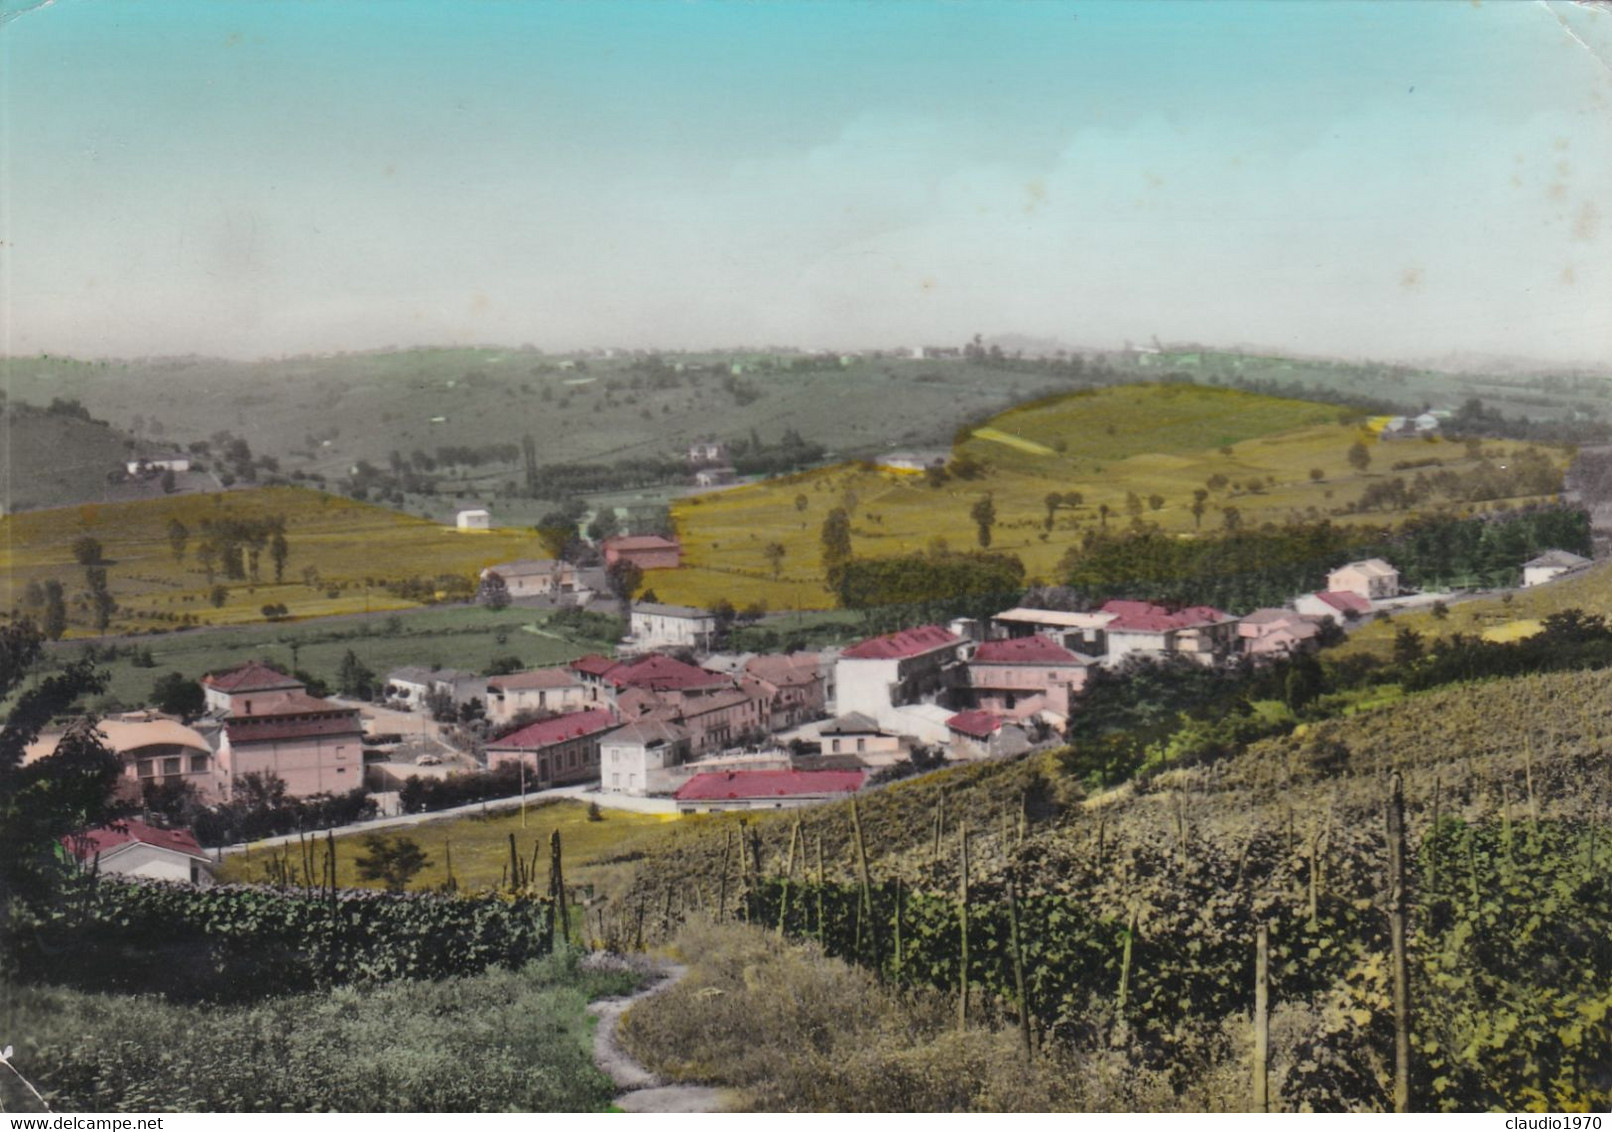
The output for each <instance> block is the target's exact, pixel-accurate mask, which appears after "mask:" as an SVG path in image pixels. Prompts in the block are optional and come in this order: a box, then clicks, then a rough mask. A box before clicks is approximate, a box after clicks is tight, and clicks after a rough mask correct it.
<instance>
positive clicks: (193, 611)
mask: <svg viewBox="0 0 1612 1132" xmlns="http://www.w3.org/2000/svg"><path fill="white" fill-rule="evenodd" d="M269 515H284V516H285V517H286V542H287V544H288V549H289V552H290V553H289V556H288V558H287V560H286V564H285V573H284V581H283V582H282V583H281V584H278V585H277V584H275V583H274V566H273V562H272V561H271V560H270V558H269V555H268V553H267V552H266V551H265V552H264V553H263V555H262V557H261V560H260V563H259V576H260V578H261V579H262V580H261V581H259V582H257V583H256V584H249V583H248V582H243V581H228V580H227V579H225V578H224V576H223V573H222V571H219V573H218V575H217V579H216V581H217V582H218V583H221V584H224V585H225V586H227V588H228V594H227V596H226V599H225V601H224V604H223V605H222V607H218V608H215V607H214V606H213V604H212V602H211V601H210V592H209V591H210V590H211V586H210V585H209V584H208V581H207V576H206V573H205V572H204V571H203V570H202V567H201V565H200V564H199V563H198V562H197V561H196V547H197V545H198V543H199V542H200V541H201V539H202V522H203V520H213V521H218V520H222V519H227V518H235V519H248V518H262V517H264V516H269ZM174 519H177V520H178V521H179V522H181V523H183V524H184V525H185V527H186V528H188V529H189V531H190V540H189V545H188V547H187V549H186V552H185V557H184V560H183V561H180V560H178V559H176V558H175V556H174V553H173V548H172V546H171V544H170V543H169V540H168V524H169V522H170V521H171V520H174ZM85 535H88V536H90V537H93V538H95V539H97V540H99V541H100V543H101V545H102V554H103V557H104V558H105V559H106V572H107V581H108V585H109V587H110V589H111V592H112V596H113V597H114V598H115V599H116V600H117V603H118V606H119V609H118V612H117V613H116V614H115V615H114V617H113V622H112V626H111V629H112V631H113V632H128V631H131V630H137V629H142V628H163V627H171V626H172V624H173V622H171V621H169V620H168V617H169V615H172V616H174V617H182V616H183V615H185V614H190V615H192V616H193V617H195V618H196V619H197V620H198V621H199V622H200V623H201V624H204V625H234V624H242V623H246V622H254V621H256V622H260V621H262V620H263V619H264V618H263V613H262V607H263V606H264V605H271V604H276V605H277V604H284V605H285V606H286V607H287V609H288V610H289V611H290V615H291V616H292V617H297V618H302V617H321V616H327V615H330V614H338V613H361V612H364V611H365V610H370V611H383V610H387V609H403V608H410V607H412V606H414V605H416V604H417V603H416V602H412V601H405V600H402V599H400V598H396V597H392V596H390V595H389V594H387V593H386V592H385V589H384V587H385V584H386V583H387V582H388V581H393V580H402V579H407V578H410V577H415V576H419V577H425V578H432V577H436V576H437V575H439V574H459V575H464V576H466V577H473V576H474V575H475V574H476V573H477V572H478V571H479V570H480V569H481V568H482V567H484V566H489V565H491V564H493V563H495V562H502V561H508V560H510V559H512V558H522V557H542V556H543V550H542V548H541V544H539V543H538V542H537V540H536V539H535V537H534V536H533V535H532V534H530V533H529V532H521V531H508V530H506V531H494V532H491V533H486V534H482V533H478V534H476V535H474V536H469V535H466V534H463V533H461V532H458V531H456V530H454V529H452V528H450V527H442V526H439V525H438V524H436V523H433V522H429V521H427V520H424V519H416V518H411V517H410V516H407V515H403V514H400V513H398V512H396V511H389V510H387V509H386V508H384V507H375V506H371V505H369V504H366V503H357V502H354V501H353V500H350V499H344V498H342V497H341V496H336V495H327V494H324V493H322V492H317V491H309V490H306V489H304V488H295V487H268V488H257V489H253V490H246V491H230V492H221V493H218V494H214V495H176V496H170V497H167V498H163V499H150V500H142V501H139V502H134V503H116V504H104V505H103V504H96V505H85V506H82V507H71V508H60V509H57V510H51V511H30V512H26V513H23V514H19V515H8V516H6V517H5V518H4V519H0V608H6V609H9V608H14V607H17V606H20V605H21V604H22V603H23V597H24V592H25V589H26V587H27V585H28V583H29V582H30V581H40V582H43V581H45V580H46V579H48V578H55V579H57V580H58V581H60V582H61V583H62V587H63V589H64V590H65V592H66V597H67V602H68V613H69V634H70V635H74V636H83V635H86V634H89V633H91V632H93V627H92V625H91V622H90V617H89V613H88V611H87V610H86V609H82V608H79V607H78V604H77V601H76V600H75V599H76V598H77V597H78V596H79V595H82V594H83V593H84V591H85V582H84V570H83V568H82V567H81V566H79V565H78V563H77V562H76V561H75V560H74V558H73V549H72V548H73V542H74V541H75V540H76V539H79V538H81V537H83V536H85ZM309 567H311V568H312V569H313V570H314V571H316V572H317V577H313V576H310V577H309V578H308V580H307V581H305V580H304V570H305V569H307V568H309Z"/></svg>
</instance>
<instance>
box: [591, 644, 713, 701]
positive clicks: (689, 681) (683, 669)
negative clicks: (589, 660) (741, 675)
mask: <svg viewBox="0 0 1612 1132" xmlns="http://www.w3.org/2000/svg"><path fill="white" fill-rule="evenodd" d="M603 675H604V678H605V679H606V680H607V681H609V682H610V683H612V684H614V685H615V686H616V687H618V688H647V689H648V690H650V691H652V692H665V691H672V690H675V689H678V688H710V687H713V686H716V685H721V684H731V683H733V679H732V677H729V676H723V675H722V674H721V673H719V672H710V671H707V670H706V669H704V668H700V667H699V666H698V665H693V664H686V663H684V662H683V661H681V660H678V659H677V658H676V657H670V656H663V655H662V654H660V653H658V652H656V653H650V654H649V655H648V656H646V657H643V658H642V659H640V660H635V661H632V662H630V663H627V664H620V665H617V666H616V667H615V668H612V669H610V670H609V671H608V672H605V673H604V674H603Z"/></svg>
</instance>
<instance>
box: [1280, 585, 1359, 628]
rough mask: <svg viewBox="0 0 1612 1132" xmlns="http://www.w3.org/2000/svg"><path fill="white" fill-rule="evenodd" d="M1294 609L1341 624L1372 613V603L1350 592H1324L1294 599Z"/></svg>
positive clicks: (1303, 595) (1306, 614)
mask: <svg viewBox="0 0 1612 1132" xmlns="http://www.w3.org/2000/svg"><path fill="white" fill-rule="evenodd" d="M1293 608H1294V609H1296V610H1298V611H1299V612H1300V613H1302V614H1304V615H1305V616H1306V617H1330V618H1332V620H1334V621H1337V622H1340V623H1341V622H1343V621H1345V620H1349V619H1352V618H1355V617H1363V616H1365V615H1366V614H1368V613H1370V612H1371V602H1369V601H1367V600H1366V599H1365V598H1363V597H1361V596H1360V595H1359V594H1357V593H1354V592H1352V591H1350V590H1323V591H1321V592H1320V593H1313V594H1300V595H1299V596H1298V597H1296V598H1294V599H1293Z"/></svg>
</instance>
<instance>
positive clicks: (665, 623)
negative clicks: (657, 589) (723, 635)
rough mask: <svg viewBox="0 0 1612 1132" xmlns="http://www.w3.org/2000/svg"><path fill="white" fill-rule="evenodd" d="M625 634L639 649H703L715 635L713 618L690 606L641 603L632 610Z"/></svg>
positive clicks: (713, 615) (704, 611) (708, 613)
mask: <svg viewBox="0 0 1612 1132" xmlns="http://www.w3.org/2000/svg"><path fill="white" fill-rule="evenodd" d="M628 631H629V633H630V635H631V636H632V639H633V643H634V644H635V645H637V646H638V647H639V648H644V649H662V648H689V649H705V648H709V647H710V645H711V640H712V638H713V637H714V636H715V635H716V615H715V614H714V613H711V612H709V611H708V610H704V609H695V608H694V607H693V606H689V605H661V604H658V603H656V602H649V601H641V602H639V603H638V604H637V605H634V606H633V609H632V618H631V628H630V629H629V630H628Z"/></svg>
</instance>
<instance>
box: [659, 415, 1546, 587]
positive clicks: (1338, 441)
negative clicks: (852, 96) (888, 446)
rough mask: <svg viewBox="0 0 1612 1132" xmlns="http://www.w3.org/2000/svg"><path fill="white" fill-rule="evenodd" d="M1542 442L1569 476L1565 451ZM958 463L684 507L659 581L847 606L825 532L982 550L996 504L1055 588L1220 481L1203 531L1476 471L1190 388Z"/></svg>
mask: <svg viewBox="0 0 1612 1132" xmlns="http://www.w3.org/2000/svg"><path fill="white" fill-rule="evenodd" d="M1356 441H1363V442H1364V443H1365V444H1366V446H1367V449H1368V451H1369V455H1370V457H1371V461H1370V464H1369V465H1368V466H1367V467H1366V468H1365V469H1363V470H1362V469H1358V468H1356V467H1354V466H1353V465H1351V464H1350V462H1349V459H1348V455H1349V450H1350V448H1351V447H1352V446H1353V445H1354V444H1355V443H1356ZM1518 447H1521V445H1518ZM1538 447H1541V448H1542V449H1544V450H1546V451H1548V452H1550V453H1551V455H1552V457H1553V458H1554V459H1556V460H1557V461H1558V462H1559V463H1560V464H1561V465H1562V466H1564V467H1565V466H1566V463H1567V460H1568V454H1567V452H1566V450H1565V449H1559V448H1555V449H1552V448H1547V447H1546V446H1538ZM954 454H955V455H956V456H958V457H968V458H971V459H973V460H975V461H978V462H979V463H981V464H983V465H985V467H986V471H985V474H984V475H983V476H982V477H981V478H978V479H973V480H961V479H955V478H954V479H951V480H948V481H947V482H946V483H944V484H943V485H941V486H939V487H935V486H931V484H930V483H929V482H928V480H927V479H926V478H925V477H924V476H921V475H913V474H908V473H899V472H889V471H883V470H878V469H875V468H872V467H869V466H866V465H861V464H842V465H838V466H835V467H830V468H824V469H820V470H816V471H812V472H806V473H802V474H800V475H795V476H788V477H783V478H780V479H776V480H770V481H767V482H764V483H759V484H754V485H748V486H744V487H739V488H732V489H728V490H723V491H719V492H713V493H709V494H706V495H701V496H695V497H691V498H687V499H684V500H682V501H680V502H678V503H677V504H676V505H675V506H674V508H673V517H674V519H675V521H676V523H677V528H678V532H679V533H680V535H681V536H682V539H683V547H684V562H685V566H684V567H683V568H682V569H679V570H677V571H651V572H650V573H649V574H648V575H647V576H646V579H645V584H646V585H647V586H649V587H650V588H652V589H653V590H654V591H655V594H656V596H657V597H659V598H660V599H661V600H663V601H673V602H686V603H688V604H693V605H709V604H710V603H712V602H714V601H716V600H717V599H719V598H723V597H726V598H727V599H728V600H730V601H732V602H733V603H734V604H735V605H740V606H742V605H744V604H747V603H749V602H752V601H765V602H767V603H768V605H769V607H770V608H773V609H792V608H823V607H826V606H828V605H831V604H832V601H833V599H832V597H831V595H830V594H829V593H828V592H827V589H826V587H825V585H824V583H823V573H822V569H821V564H820V561H819V557H820V553H821V550H820V531H821V529H822V525H823V520H824V519H825V518H826V516H827V515H828V513H829V511H831V510H832V509H833V508H835V507H845V508H846V510H847V511H849V512H850V513H851V518H852V539H851V545H852V550H853V553H855V554H856V555H858V556H863V557H870V558H877V557H887V556H891V555H896V554H902V553H909V552H912V551H919V550H924V549H926V548H928V547H931V546H934V545H935V544H936V542H937V540H944V541H945V542H946V544H948V545H949V546H950V547H952V548H953V549H972V548H974V547H975V546H976V545H977V542H976V537H977V536H976V527H975V524H974V521H973V519H972V518H971V517H970V511H971V509H972V507H973V506H974V504H975V503H976V502H977V501H978V500H980V499H982V498H983V497H985V496H986V495H987V494H988V495H990V497H991V499H992V501H993V503H994V506H995V508H996V515H997V521H996V526H995V528H994V530H993V531H992V540H991V549H992V550H995V551H1004V552H1008V553H1012V554H1016V555H1018V556H1019V557H1020V559H1021V560H1022V561H1023V562H1024V564H1025V569H1026V572H1027V574H1028V576H1029V577H1031V578H1039V579H1041V580H1044V581H1052V580H1055V579H1056V577H1057V573H1058V563H1059V560H1060V559H1061V558H1062V557H1063V555H1064V553H1065V551H1066V550H1067V549H1068V548H1069V546H1070V545H1071V544H1073V543H1075V542H1077V541H1078V540H1079V538H1080V536H1081V535H1082V534H1083V533H1085V532H1087V531H1092V530H1098V529H1104V528H1106V529H1108V530H1119V529H1122V528H1123V527H1125V526H1126V525H1127V524H1129V523H1130V522H1131V521H1132V520H1133V518H1136V517H1139V518H1141V519H1143V520H1145V521H1147V522H1149V523H1157V524H1158V525H1159V526H1160V527H1162V528H1163V529H1164V530H1166V531H1173V532H1176V533H1179V534H1182V535H1190V534H1191V533H1192V532H1193V531H1194V530H1197V529H1199V526H1200V521H1199V519H1198V518H1196V517H1195V516H1194V515H1193V512H1192V505H1193V492H1194V491H1195V490H1198V489H1205V490H1209V489H1208V487H1207V484H1208V482H1209V481H1210V480H1211V479H1213V478H1214V477H1217V476H1218V477H1224V484H1225V486H1223V487H1218V488H1216V489H1214V490H1210V493H1209V496H1208V498H1207V500H1206V501H1205V506H1206V509H1205V511H1204V514H1203V515H1202V517H1201V529H1204V530H1215V529H1219V528H1220V527H1222V525H1224V524H1225V523H1226V521H1227V512H1228V511H1229V510H1230V509H1233V508H1234V509H1235V510H1236V512H1237V514H1238V516H1239V517H1240V520H1241V522H1242V524H1243V525H1244V526H1251V525H1257V524H1260V523H1264V522H1283V521H1285V520H1287V519H1290V518H1295V517H1297V518H1304V519H1319V518H1327V517H1330V518H1334V519H1336V520H1338V521H1342V522H1349V521H1351V520H1352V519H1353V518H1354V516H1353V515H1352V513H1351V512H1352V509H1353V505H1354V504H1356V503H1357V502H1358V500H1359V499H1360V496H1361V494H1362V492H1364V491H1365V490H1366V488H1367V486H1368V485H1369V484H1371V483H1372V482H1374V481H1377V480H1381V479H1385V478H1390V477H1393V476H1395V475H1405V474H1406V472H1405V471H1403V470H1400V471H1396V470H1395V469H1394V467H1393V465H1394V464H1395V463H1406V462H1420V461H1426V460H1437V461H1440V462H1441V465H1442V467H1444V468H1446V469H1450V470H1453V471H1455V472H1457V473H1459V472H1460V471H1461V470H1462V469H1463V468H1464V467H1469V466H1472V465H1473V464H1474V463H1475V461H1473V460H1472V458H1471V457H1470V456H1469V455H1468V453H1467V451H1466V449H1465V447H1464V446H1463V445H1459V444H1455V443H1451V442H1448V441H1444V440H1439V439H1432V440H1418V441H1404V442H1390V443H1382V442H1379V441H1378V440H1377V439H1376V437H1375V435H1374V434H1372V433H1371V432H1370V431H1369V430H1368V429H1367V428H1366V427H1365V425H1364V422H1363V421H1362V420H1360V419H1358V418H1357V416H1356V415H1355V414H1352V413H1350V412H1349V411H1348V410H1345V409H1341V408H1339V407H1337V406H1333V405H1323V404H1318V403H1315V402H1308V401H1294V400H1289V399H1284V398H1276V397H1266V396H1261V395H1257V394H1252V393H1245V392H1240V391H1236V390H1230V389H1219V388H1214V387H1210V386H1197V385H1186V384H1167V385H1130V386H1115V387H1109V388H1104V389H1098V390H1094V391H1091V392H1085V393H1076V394H1070V395H1065V396H1060V397H1053V398H1047V399H1044V400H1042V401H1039V402H1034V403H1031V404H1028V405H1024V406H1020V407H1018V408H1014V409H1010V410H1008V411H1007V412H1005V413H1002V414H1000V415H998V416H996V417H994V418H992V419H991V420H990V421H988V422H987V423H986V424H984V425H983V426H981V427H979V428H975V429H973V430H972V432H971V433H970V434H969V435H968V436H967V438H966V439H964V440H962V442H961V443H960V444H959V445H958V446H957V448H956V449H955V452H954ZM1316 472H1319V477H1317V476H1316V474H1315V473H1316ZM1411 474H1414V473H1411ZM1216 482H1217V483H1218V482H1219V481H1216ZM1071 491H1075V492H1079V493H1080V494H1081V495H1082V497H1083V501H1082V503H1081V504H1080V505H1079V506H1077V507H1072V508H1071V507H1060V508H1058V510H1057V511H1056V512H1055V514H1054V522H1053V528H1052V530H1051V531H1050V532H1048V531H1047V530H1046V528H1045V525H1044V524H1045V520H1046V517H1047V509H1046V504H1045V503H1044V500H1045V498H1046V496H1047V495H1048V493H1050V492H1059V493H1067V492H1071ZM1515 502H1522V501H1521V500H1518V501H1515ZM1105 506H1106V507H1107V508H1108V515H1107V517H1106V520H1105V518H1104V517H1103V514H1102V510H1101V509H1102V508H1103V507H1105ZM1138 506H1140V508H1141V510H1140V512H1139V513H1138V512H1137V511H1136V510H1135V509H1136V508H1137V507H1138ZM1405 517H1407V516H1406V515H1405V514H1404V513H1388V514H1385V513H1383V512H1376V511H1373V512H1366V513H1361V514H1360V515H1359V519H1360V520H1362V521H1371V522H1382V521H1384V520H1385V519H1388V518H1396V519H1397V518H1405ZM774 542H776V543H778V544H780V545H782V546H783V548H784V555H783V558H782V559H781V560H780V561H779V563H778V569H777V571H776V573H775V572H774V568H773V563H772V562H771V561H770V560H769V559H768V558H767V557H766V555H765V550H766V548H767V546H768V545H769V544H770V543H774Z"/></svg>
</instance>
